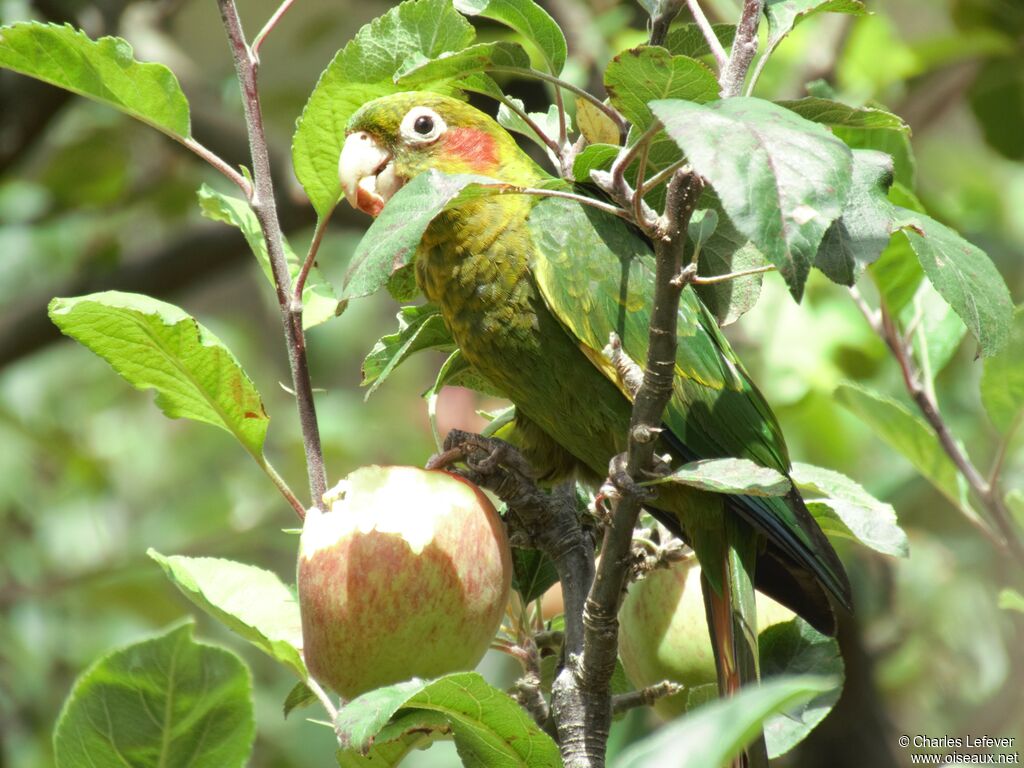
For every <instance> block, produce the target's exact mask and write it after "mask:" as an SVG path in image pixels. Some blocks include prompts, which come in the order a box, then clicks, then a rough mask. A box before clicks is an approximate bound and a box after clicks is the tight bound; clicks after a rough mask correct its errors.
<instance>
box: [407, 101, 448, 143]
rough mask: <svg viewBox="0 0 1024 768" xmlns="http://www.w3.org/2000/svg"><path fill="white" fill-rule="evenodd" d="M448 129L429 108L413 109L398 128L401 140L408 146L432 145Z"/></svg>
mask: <svg viewBox="0 0 1024 768" xmlns="http://www.w3.org/2000/svg"><path fill="white" fill-rule="evenodd" d="M447 129H448V126H447V125H446V124H445V122H444V120H443V119H442V118H441V116H440V115H439V114H437V112H435V111H434V110H432V109H431V108H430V107H413V108H412V109H410V110H409V111H408V112H407V113H406V115H405V117H403V118H402V125H401V127H400V128H399V130H400V131H401V134H402V138H403V139H405V140H406V141H407V142H409V143H410V144H420V145H423V144H432V143H433V142H435V141H437V140H438V139H439V138H440V137H441V134H442V133H444V132H445V131H446V130H447Z"/></svg>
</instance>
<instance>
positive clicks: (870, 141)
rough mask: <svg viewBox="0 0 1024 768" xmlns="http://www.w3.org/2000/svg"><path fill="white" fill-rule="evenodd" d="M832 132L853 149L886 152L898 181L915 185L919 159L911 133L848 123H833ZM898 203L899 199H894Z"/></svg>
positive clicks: (907, 186)
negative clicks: (915, 152)
mask: <svg viewBox="0 0 1024 768" xmlns="http://www.w3.org/2000/svg"><path fill="white" fill-rule="evenodd" d="M831 128H832V133H834V134H835V135H836V137H837V138H839V139H842V141H843V143H844V144H846V146H848V147H850V148H851V149H873V150H876V151H878V152H885V154H887V155H889V156H890V157H891V158H892V160H893V173H894V176H895V178H896V182H897V183H899V184H902V185H903V186H904V187H906V188H907V189H910V188H912V187H913V186H914V179H915V176H916V174H917V161H916V160H915V159H914V149H913V146H912V145H911V143H910V134H909V133H908V132H906V131H901V130H900V131H897V130H892V129H889V128H857V127H852V126H848V125H832V126H831ZM893 202H896V203H898V204H901V203H899V202H898V201H895V200H894V201H893ZM908 207H909V206H908Z"/></svg>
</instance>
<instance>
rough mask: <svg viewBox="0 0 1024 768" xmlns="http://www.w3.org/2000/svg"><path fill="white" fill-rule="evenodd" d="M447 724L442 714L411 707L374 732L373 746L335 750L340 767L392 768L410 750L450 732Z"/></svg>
mask: <svg viewBox="0 0 1024 768" xmlns="http://www.w3.org/2000/svg"><path fill="white" fill-rule="evenodd" d="M451 730H452V729H451V726H449V725H448V721H447V720H445V718H444V716H443V715H439V714H438V713H436V712H429V711H426V710H413V711H411V712H408V713H406V714H400V715H397V716H395V717H394V718H393V719H392V721H391V722H390V723H388V724H387V725H386V726H384V728H383V729H382V730H381V731H380V733H378V734H377V736H376V738H374V740H373V746H372V747H370V748H369V750H366V751H365V754H364V752H361V751H358V750H354V749H339V750H338V752H337V759H338V765H339V766H340V768H392V766H397V765H398V764H399V763H401V762H402V760H403V759H404V758H405V756H406V755H408V754H409V752H411V751H412V750H413V749H426V748H427V747H429V746H430V744H431V742H433V741H434V740H435V739H438V738H443V737H448V736H450V735H451Z"/></svg>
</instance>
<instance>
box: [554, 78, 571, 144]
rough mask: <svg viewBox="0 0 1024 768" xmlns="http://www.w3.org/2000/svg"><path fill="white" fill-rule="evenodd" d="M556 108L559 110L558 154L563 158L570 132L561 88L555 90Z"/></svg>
mask: <svg viewBox="0 0 1024 768" xmlns="http://www.w3.org/2000/svg"><path fill="white" fill-rule="evenodd" d="M555 108H556V109H557V110H558V152H559V157H561V153H562V150H563V149H564V148H565V145H566V143H567V142H568V141H569V132H568V128H567V127H566V122H565V101H564V100H563V99H562V89H561V88H555Z"/></svg>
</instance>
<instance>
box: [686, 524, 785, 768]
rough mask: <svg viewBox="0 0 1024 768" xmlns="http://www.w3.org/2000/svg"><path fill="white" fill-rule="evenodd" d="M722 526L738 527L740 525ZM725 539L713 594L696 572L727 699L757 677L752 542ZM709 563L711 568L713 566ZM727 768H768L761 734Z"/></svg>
mask: <svg viewBox="0 0 1024 768" xmlns="http://www.w3.org/2000/svg"><path fill="white" fill-rule="evenodd" d="M736 523H739V521H735V522H734V523H733V524H732V525H730V524H728V523H727V524H726V527H727V528H733V527H734V528H740V529H741V528H742V524H740V525H736ZM732 533H733V535H731V536H726V537H725V540H724V541H723V543H724V544H725V547H724V551H722V553H721V554H722V557H720V558H717V559H716V560H717V562H716V563H715V564H714V565H717V566H719V567H720V573H719V574H718V575H719V579H718V582H719V584H721V585H722V590H721V592H718V591H716V589H715V587H714V586H713V585H712V583H711V581H710V580H708V578H707V575H706V573H705V572H703V571H702V573H701V587H702V592H703V593H704V609H705V611H706V613H707V620H708V630H709V631H710V633H711V644H712V648H713V650H714V654H715V667H716V669H717V671H718V690H719V694H720V695H721V696H732V695H734V694H735V693H736V692H737V691H739V690H740V688H741V687H742V686H744V685H756V684H757V682H758V680H759V678H760V663H759V661H758V658H759V657H758V646H757V605H756V602H755V600H754V581H753V578H752V577H753V568H754V563H755V561H756V559H757V543H756V539H755V538H754V537H753V536H750V535H749V534H748V535H745V536H744V535H742V533H741V532H740V531H738V530H737V531H733V532H732ZM714 565H712V567H714ZM733 768H768V749H767V747H766V745H765V741H764V735H763V734H761V735H759V736H758V738H757V739H755V740H754V742H753V743H752V744H750V745H749V746H748V747H747V748H746V750H745V751H744V752H743V754H742V755H740V757H738V758H737V759H736V761H735V762H734V763H733Z"/></svg>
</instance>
